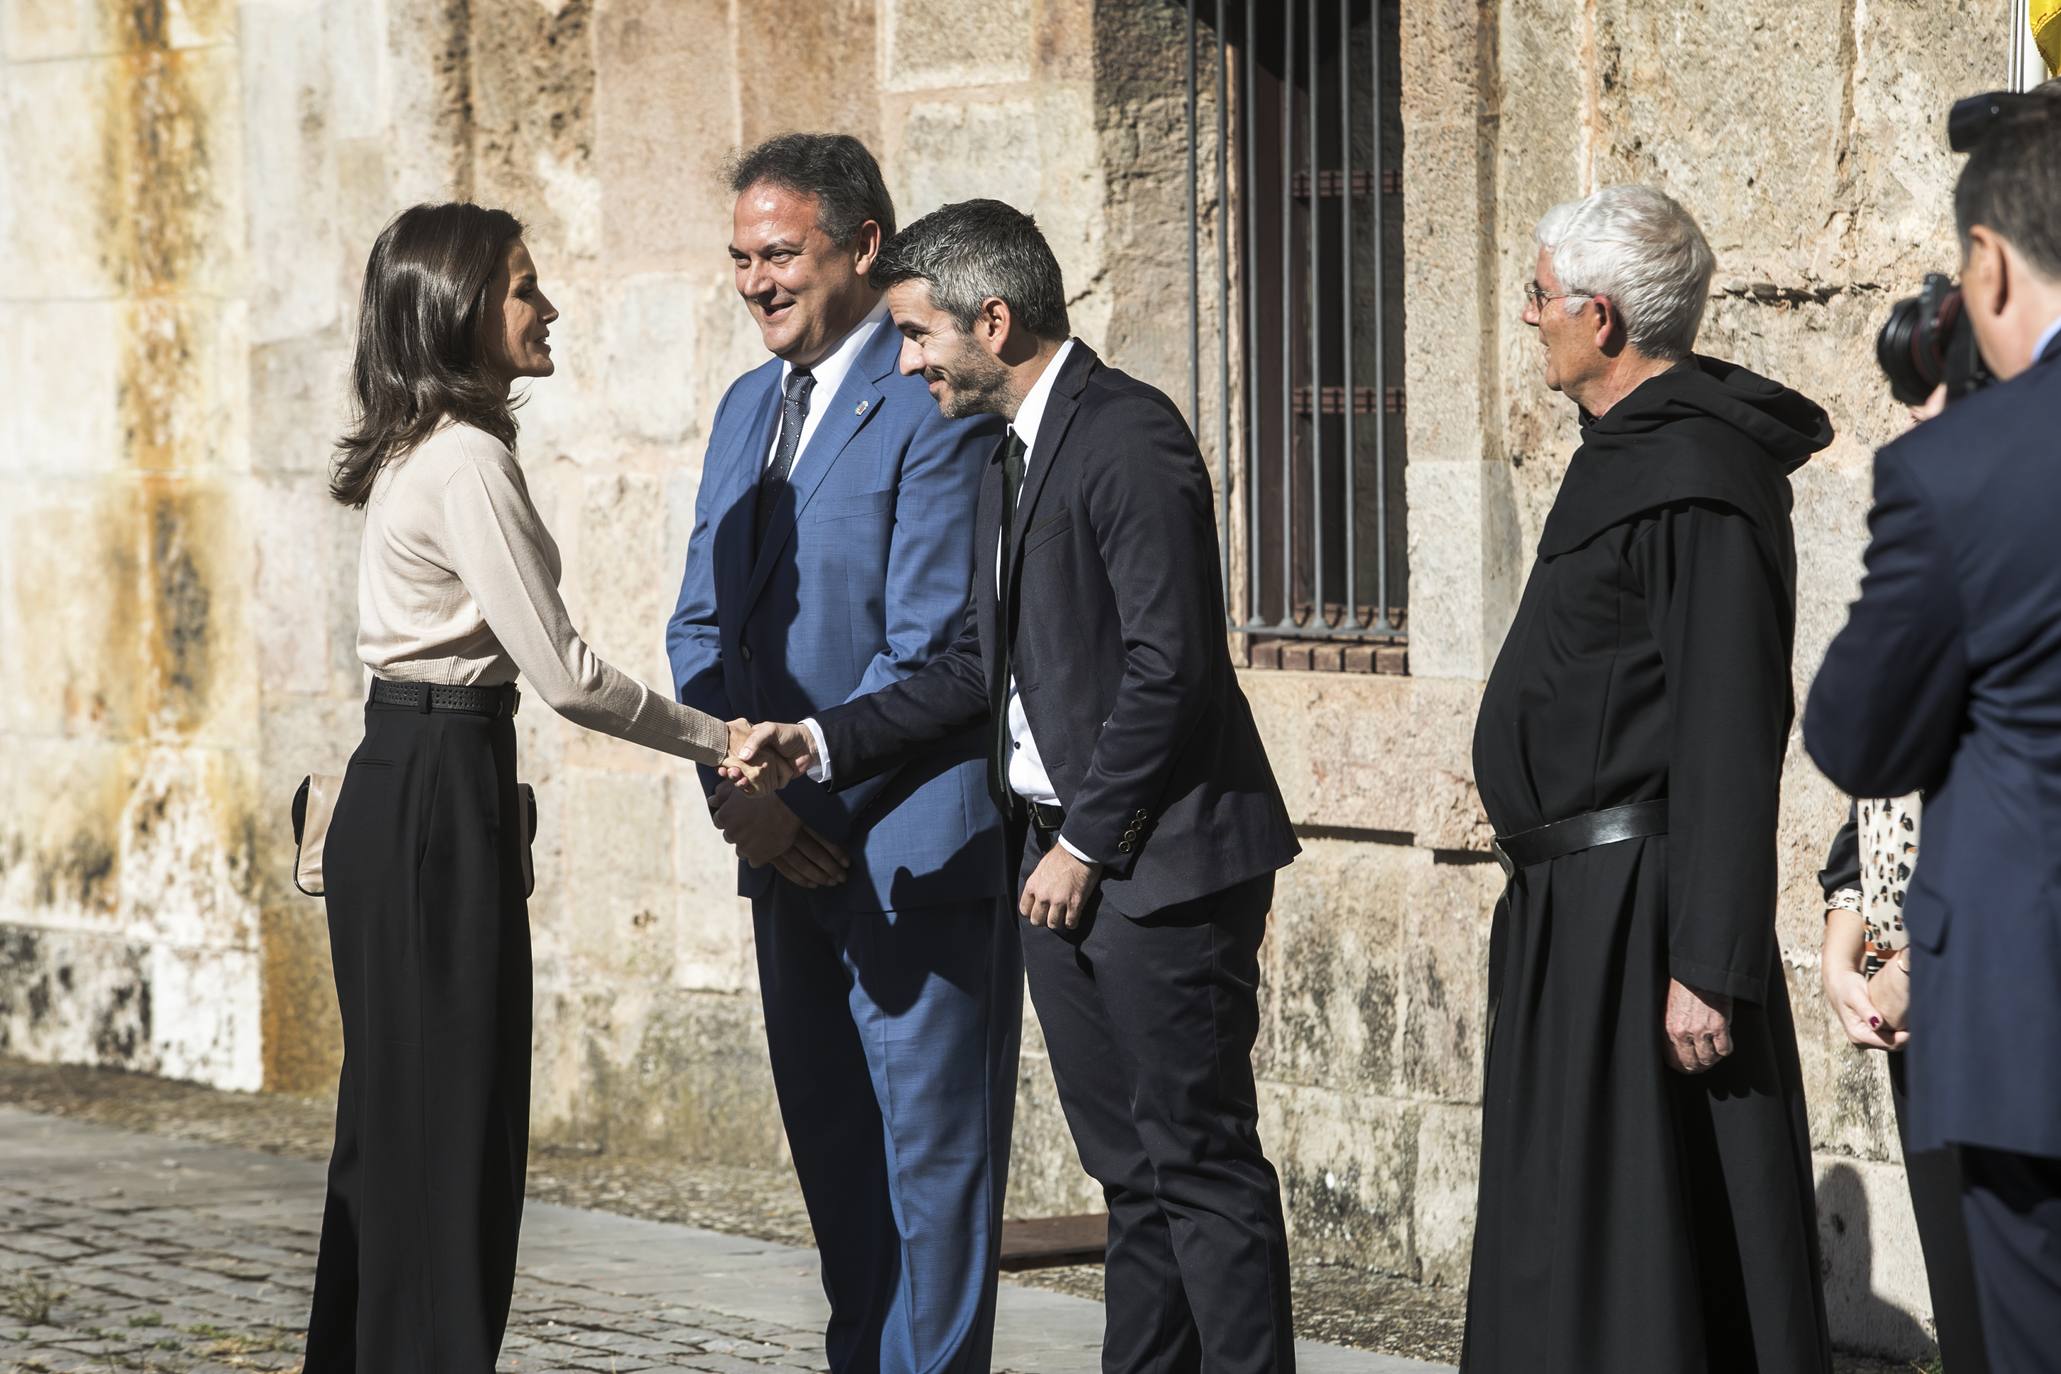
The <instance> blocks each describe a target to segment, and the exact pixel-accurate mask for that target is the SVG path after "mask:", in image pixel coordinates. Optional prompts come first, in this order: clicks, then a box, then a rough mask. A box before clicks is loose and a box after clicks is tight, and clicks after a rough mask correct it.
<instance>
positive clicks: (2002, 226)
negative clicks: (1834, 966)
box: [1804, 99, 2061, 1374]
mask: <svg viewBox="0 0 2061 1374" xmlns="http://www.w3.org/2000/svg"><path fill="white" fill-rule="evenodd" d="M2057 150H2061V99H2038V100H2035V101H2033V102H2030V104H2029V105H2028V107H2027V108H2026V109H2024V110H2023V111H2021V112H2018V113H2016V114H2007V115H2006V116H2004V117H2003V118H2001V119H2000V120H1999V121H1998V123H1997V124H1996V125H1995V127H1993V128H1992V129H1991V130H1990V132H1989V133H1987V134H1986V135H1985V136H1984V137H1983V138H1982V140H1981V142H1979V143H1978V144H1977V145H1976V147H1975V149H1974V151H1973V153H1971V154H1970V156H1969V159H1968V164H1967V166H1966V167H1965V168H1964V169H1963V170H1962V173H1961V179H1960V183H1959V185H1958V186H1957V188H1956V190H1955V194H1954V212H1955V220H1956V222H1957V225H1958V227H1959V229H1960V234H1961V243H1962V248H1963V254H1964V257H1965V259H1966V261H1965V264H1964V266H1963V269H1962V292H1963V298H1964V300H1965V303H1966V309H1967V311H1968V317H1969V319H1970V321H1971V322H1972V324H1973V325H1974V329H1975V337H1976V342H1977V344H1978V345H1979V346H1980V348H1981V351H1982V356H1983V359H1984V360H1985V361H1986V362H1987V363H1988V364H1989V367H1990V370H1991V371H1992V372H1993V373H1994V374H1995V376H1996V378H1997V379H1998V383H1997V385H1994V386H1991V387H1989V388H1987V389H1984V390H1981V391H1977V392H1975V393H1974V394H1972V395H1970V396H1968V397H1966V398H1965V399H1962V400H1959V401H1956V402H1954V403H1953V404H1951V405H1949V406H1948V407H1947V409H1946V410H1945V411H1944V412H1943V413H1942V414H1940V415H1939V416H1938V417H1937V418H1936V419H1932V420H1928V421H1926V422H1925V423H1923V424H1921V425H1919V426H1918V427H1917V428H1915V429H1913V430H1911V431H1910V432H1909V433H1908V434H1906V435H1905V436H1904V437H1902V438H1900V439H1898V440H1897V441H1896V442H1894V443H1892V444H1890V445H1889V446H1888V447H1887V448H1885V449H1883V450H1882V451H1881V453H1879V454H1878V455H1877V456H1876V460H1875V508H1874V511H1873V513H1872V514H1871V515H1870V516H1869V529H1870V534H1871V538H1870V542H1869V545H1868V563H1867V577H1866V579H1865V580H1864V581H1863V582H1862V584H1861V596H1860V600H1858V601H1856V602H1855V603H1854V605H1853V608H1852V611H1851V613H1850V615H1849V618H1848V620H1847V624H1846V628H1845V629H1844V630H1842V631H1841V632H1840V634H1839V637H1838V638H1837V639H1835V640H1834V641H1833V643H1832V647H1831V648H1830V649H1829V650H1828V651H1827V653H1826V656H1825V664H1824V667H1823V668H1822V669H1820V671H1819V673H1818V678H1817V681H1816V682H1815V683H1814V684H1813V686H1812V688H1811V694H1810V704H1809V707H1808V709H1807V711H1806V713H1805V717H1804V743H1805V745H1806V747H1807V748H1808V749H1809V750H1810V754H1811V757H1812V758H1813V759H1815V760H1817V763H1818V766H1819V767H1820V768H1822V769H1823V770H1824V771H1825V775H1826V776H1827V777H1829V778H1831V779H1832V780H1833V781H1834V782H1836V783H1838V784H1839V785H1840V786H1841V787H1842V788H1844V789H1845V790H1846V791H1848V792H1850V793H1854V794H1856V795H1858V796H1863V797H1893V796H1900V795H1902V794H1904V793H1906V792H1911V791H1915V790H1918V789H1920V788H1923V789H1925V791H1926V797H1925V833H1924V839H1923V841H1922V842H1921V843H1920V845H1919V847H1918V866H1917V871H1916V873H1915V874H1914V875H1913V877H1912V880H1911V886H1910V890H1909V892H1908V894H1907V895H1906V897H1905V899H1904V924H1905V925H1906V927H1907V928H1908V930H1909V933H1910V937H1911V946H1912V953H1913V958H1912V965H1911V976H1912V979H1913V986H1912V994H1911V1021H1912V1024H1913V1026H1914V1028H1915V1033H1914V1034H1913V1035H1912V1037H1911V1041H1910V1048H1909V1049H1907V1050H1905V1051H1904V1053H1906V1054H1908V1055H1910V1056H1911V1063H1910V1129H1911V1137H1912V1139H1911V1146H1912V1148H1914V1149H1922V1148H1930V1147H1932V1146H1935V1145H1938V1144H1954V1145H1958V1146H1959V1147H1960V1149H1961V1154H1962V1160H1963V1167H1964V1171H1965V1182H1964V1185H1963V1193H1962V1205H1963V1210H1964V1212H1965V1213H1966V1216H1967V1221H1968V1230H1969V1242H1970V1250H1971V1252H1972V1255H1973V1258H1974V1262H1975V1270H1976V1283H1977V1287H1978V1289H1979V1292H1980V1301H1981V1307H1982V1323H1983V1331H1984V1335H1985V1337H1986V1338H1987V1340H1988V1344H1989V1349H1990V1354H1991V1358H1992V1359H1993V1361H1994V1362H1995V1367H1996V1369H1997V1370H1998V1371H1999V1374H2030V1371H2033V1370H2045V1371H2052V1370H2056V1369H2061V1357H2057V1355H2056V1353H2055V1349H2056V1347H2055V1339H2056V1333H2061V1058H2057V1057H2056V1055H2055V1053H2054V1047H2055V1046H2056V1045H2061V867H2057V865H2056V861H2055V858H2054V855H2055V852H2056V845H2057V841H2061V557H2057V556H2056V549H2055V539H2056V531H2057V530H2061V439H2057V438H2056V435H2057V433H2061V428H2057V421H2061V152H2057Z"/></svg>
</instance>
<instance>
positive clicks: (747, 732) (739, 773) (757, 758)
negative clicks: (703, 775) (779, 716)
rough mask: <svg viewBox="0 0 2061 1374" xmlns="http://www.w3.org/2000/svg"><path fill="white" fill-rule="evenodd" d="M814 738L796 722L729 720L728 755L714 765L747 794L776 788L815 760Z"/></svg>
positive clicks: (800, 773)
mask: <svg viewBox="0 0 2061 1374" xmlns="http://www.w3.org/2000/svg"><path fill="white" fill-rule="evenodd" d="M815 748H816V744H815V741H814V740H812V739H811V738H810V737H809V732H808V731H807V730H806V729H804V728H803V727H801V726H799V725H774V724H767V725H753V724H752V723H751V722H750V721H747V720H743V719H738V720H733V721H731V722H730V755H729V757H728V758H726V759H724V760H723V762H722V764H721V765H720V766H719V767H718V768H717V769H716V771H717V772H718V773H720V774H721V775H722V776H724V777H726V778H728V779H729V780H730V781H732V782H734V783H736V784H737V788H738V790H739V791H741V792H743V793H745V794H746V795H747V796H753V797H762V796H765V795H767V794H769V793H773V792H778V791H779V790H780V789H781V788H783V787H785V786H787V784H789V783H791V782H793V781H794V780H795V779H796V778H798V777H801V776H802V775H804V774H806V773H807V772H808V771H809V769H810V768H811V767H812V766H813V765H814V764H815V762H816V760H815Z"/></svg>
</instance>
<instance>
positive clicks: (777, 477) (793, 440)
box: [757, 367, 816, 540]
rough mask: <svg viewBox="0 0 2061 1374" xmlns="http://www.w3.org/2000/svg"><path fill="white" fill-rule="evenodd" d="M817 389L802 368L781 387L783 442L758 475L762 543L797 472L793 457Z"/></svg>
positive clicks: (775, 448) (808, 373)
mask: <svg viewBox="0 0 2061 1374" xmlns="http://www.w3.org/2000/svg"><path fill="white" fill-rule="evenodd" d="M815 389H816V377H815V374H814V373H812V372H810V371H808V369H806V368H800V367H797V368H795V369H794V370H793V371H791V372H789V373H788V374H787V383H786V385H784V386H782V387H781V388H780V442H779V443H777V444H775V445H774V446H773V461H772V462H771V463H769V464H767V465H766V470H765V471H764V472H763V473H761V474H760V475H759V502H758V512H757V515H758V537H759V538H760V539H761V540H763V539H764V538H765V537H766V526H768V525H770V524H772V523H773V512H774V511H775V510H777V509H779V506H780V498H781V496H782V495H784V494H785V493H786V491H787V475H788V474H789V473H791V472H793V471H794V457H795V454H796V453H797V452H799V451H800V449H801V433H802V426H803V425H804V424H806V423H807V422H808V418H809V393H810V392H811V391H814V390H815Z"/></svg>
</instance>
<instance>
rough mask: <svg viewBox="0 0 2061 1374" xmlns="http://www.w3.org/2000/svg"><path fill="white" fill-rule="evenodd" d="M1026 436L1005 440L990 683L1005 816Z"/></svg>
mask: <svg viewBox="0 0 2061 1374" xmlns="http://www.w3.org/2000/svg"><path fill="white" fill-rule="evenodd" d="M1024 458H1025V454H1024V451H1023V439H1022V438H1021V437H1020V436H1019V435H1018V434H1017V432H1016V431H1015V430H1014V429H1011V430H1010V431H1009V436H1008V437H1007V438H1006V439H1004V440H1003V441H1002V540H1001V548H1000V550H999V554H998V557H999V560H1000V561H999V562H998V563H997V565H996V575H997V577H998V578H999V579H1000V582H999V590H1000V593H1001V595H1000V605H999V608H998V610H997V612H996V615H995V635H996V637H997V638H998V639H999V640H1000V641H1001V643H1000V646H999V652H998V653H997V654H996V656H995V677H994V680H993V681H992V682H990V683H988V712H989V716H990V718H991V719H992V721H993V722H994V730H995V735H994V744H993V747H992V749H991V750H990V752H989V760H990V762H991V763H992V764H993V765H994V774H993V777H992V778H991V779H990V786H991V787H992V788H993V790H994V794H995V805H997V806H999V807H1001V808H1002V811H1003V813H1004V814H1005V815H1013V814H1014V813H1015V811H1016V807H1017V802H1016V794H1015V793H1014V792H1012V791H1010V790H1009V759H1010V756H1011V755H1012V754H1014V753H1015V744H1016V741H1015V740H1014V739H1013V738H1012V737H1011V736H1010V734H1009V675H1010V666H1009V641H1010V640H1011V639H1012V638H1013V637H1014V635H1013V626H1014V620H1015V618H1014V617H1013V616H1011V615H1010V613H1009V600H1010V596H1009V593H1010V581H1011V579H1010V573H1011V571H1012V568H1013V566H1014V562H1015V560H1014V559H1012V558H1011V557H1010V551H1011V549H1012V548H1013V547H1014V543H1015V534H1016V497H1017V494H1018V493H1019V492H1021V491H1022V490H1023V472H1024V466H1025V463H1024Z"/></svg>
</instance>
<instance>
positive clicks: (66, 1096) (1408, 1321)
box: [0, 1055, 1910, 1374]
mask: <svg viewBox="0 0 2061 1374" xmlns="http://www.w3.org/2000/svg"><path fill="white" fill-rule="evenodd" d="M0 1105H12V1106H17V1107H25V1108H27V1109H28V1110H30V1111H33V1112H37V1113H39V1114H42V1115H47V1116H62V1117H67V1118H70V1119H72V1120H76V1121H88V1122H93V1123H96V1124H99V1125H103V1126H116V1127H120V1128H122V1129H124V1130H132V1131H143V1132H147V1133H149V1134H153V1135H159V1136H168V1137H174V1138H178V1139H183V1140H196V1141H204V1142H207V1143H210V1144H216V1145H234V1146H239V1147H242V1148H245V1149H253V1150H262V1151H264V1152H265V1153H267V1154H283V1155H292V1156H296V1157H298V1158H302V1159H312V1160H326V1159H327V1158H328V1157H329V1144H330V1136H331V1130H332V1126H333V1123H334V1119H335V1107H334V1104H332V1103H331V1102H329V1101H326V1100H323V1099H319V1098H310V1097H295V1096H290V1095H286V1094H281V1093H232V1092H223V1091H220V1090H218V1089H214V1088H208V1087H203V1086H201V1085H199V1084H196V1083H181V1082H177V1081H175V1080H172V1079H166V1078H155V1077H151V1076H149V1075H145V1074H132V1073H122V1072H119V1071H117V1070H113V1069H93V1068H87V1067H83V1066H80V1065H58V1064H30V1063H27V1062H24V1061H23V1060H20V1059H14V1058H9V1057H7V1056H4V1055H0ZM528 1194H529V1200H530V1205H531V1206H532V1207H533V1208H534V1207H535V1205H536V1204H538V1203H540V1202H546V1203H561V1204H564V1205H567V1206H572V1207H580V1208H586V1209H591V1210H595V1211H603V1212H613V1213H616V1214H618V1215H621V1216H630V1217H639V1218H642V1219H644V1220H646V1221H670V1222H680V1223H684V1224H686V1225H688V1226H698V1227H702V1228H704V1229H707V1230H711V1231H721V1232H724V1233H726V1234H728V1235H733V1236H749V1237H752V1238H754V1239H757V1240H770V1241H777V1242H780V1243H782V1244H785V1245H797V1246H802V1247H808V1246H810V1245H812V1244H813V1243H814V1240H813V1237H812V1236H811V1234H810V1231H809V1218H808V1214H807V1212H806V1210H805V1209H804V1208H803V1206H802V1201H801V1194H800V1191H799V1190H798V1189H797V1188H796V1187H795V1182H794V1170H793V1169H792V1168H790V1167H789V1166H788V1165H787V1164H785V1163H784V1162H782V1161H778V1160H772V1161H768V1162H767V1164H765V1165H762V1166H760V1167H757V1168H751V1167H740V1166H737V1165H719V1164H709V1163H706V1162H702V1161H698V1160H693V1159H680V1158H670V1159H654V1158H645V1157H640V1156H637V1155H626V1154H621V1153H613V1152H606V1151H603V1150H600V1149H598V1148H596V1149H579V1148H565V1147H553V1146H544V1147H541V1148H534V1149H532V1151H531V1154H530V1169H529V1184H528ZM1003 1281H1004V1282H1005V1283H1011V1284H1017V1285H1023V1286H1027V1287H1032V1288H1046V1289H1051V1290H1053V1291H1054V1292H1060V1293H1070V1294H1072V1295H1073V1296H1075V1297H1081V1298H1093V1299H1096V1300H1098V1301H1099V1300H1100V1299H1101V1296H1102V1267H1101V1266H1100V1265H1097V1264H1080V1265H1068V1266H1064V1267H1061V1268H1056V1269H1040V1270H1032V1271H1029V1272H1024V1273H1014V1274H1005V1275H1003ZM1294 1284H1295V1327H1296V1330H1297V1331H1299V1332H1301V1333H1302V1334H1303V1335H1304V1336H1307V1337H1309V1338H1311V1339H1312V1340H1317V1341H1323V1342H1327V1343H1330V1344H1335V1345H1345V1346H1352V1347H1355V1348H1357V1349H1361V1350H1379V1351H1384V1352H1387V1353H1389V1354H1393V1355H1403V1356H1408V1357H1410V1358H1413V1359H1419V1360H1429V1361H1432V1362H1433V1363H1448V1364H1449V1363H1452V1362H1453V1361H1454V1360H1455V1359H1457V1358H1458V1355H1459V1349H1460V1324H1461V1317H1462V1298H1461V1294H1460V1293H1459V1292H1458V1291H1456V1290H1454V1289H1450V1288H1432V1287H1427V1286H1425V1285H1423V1284H1418V1283H1412V1282H1410V1281H1409V1280H1408V1279H1401V1278H1394V1277H1391V1276H1388V1275H1384V1274H1378V1273H1374V1272H1372V1271H1370V1270H1367V1269H1363V1268H1360V1267H1358V1266H1354V1265H1348V1264H1325V1263H1321V1262H1317V1261H1312V1260H1299V1261H1298V1262H1297V1263H1296V1266H1295V1272H1294ZM0 1374H11V1372H10V1371H9V1370H8V1369H7V1366H6V1365H5V1363H0ZM1841 1374H1862V1371H1860V1370H1858V1369H1856V1370H1853V1371H1844V1370H1843V1371H1841ZM1898 1374H1910V1372H1909V1371H1908V1370H1900V1371H1898Z"/></svg>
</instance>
